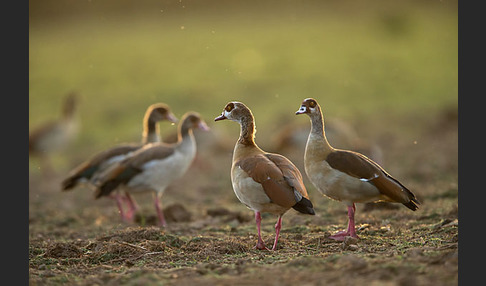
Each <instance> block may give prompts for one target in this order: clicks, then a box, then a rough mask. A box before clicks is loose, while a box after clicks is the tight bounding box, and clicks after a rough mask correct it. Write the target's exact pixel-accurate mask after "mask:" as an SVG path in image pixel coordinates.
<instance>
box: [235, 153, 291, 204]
mask: <svg viewBox="0 0 486 286" xmlns="http://www.w3.org/2000/svg"><path fill="white" fill-rule="evenodd" d="M236 166H239V167H240V168H241V169H242V170H243V171H245V172H246V173H247V174H248V176H250V177H251V178H252V179H253V180H254V181H255V182H257V183H260V184H261V185H262V187H263V190H264V191H265V194H267V196H268V197H269V198H270V200H272V202H274V203H276V204H278V205H280V206H283V207H289V208H290V207H292V206H294V205H295V204H296V203H297V200H296V197H295V194H294V188H293V187H292V186H291V185H290V184H289V183H288V182H287V180H286V179H285V177H284V174H283V172H282V170H281V169H280V168H279V167H278V166H277V165H276V164H275V163H274V162H272V160H270V159H269V158H268V157H266V156H265V155H263V154H259V155H256V156H252V157H249V158H245V159H242V160H240V161H238V162H237V163H236Z"/></svg>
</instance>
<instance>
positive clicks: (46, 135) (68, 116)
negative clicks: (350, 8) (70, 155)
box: [29, 93, 79, 175]
mask: <svg viewBox="0 0 486 286" xmlns="http://www.w3.org/2000/svg"><path fill="white" fill-rule="evenodd" d="M77 105H78V95H77V94H76V93H70V94H68V95H67V96H66V97H65V99H64V102H63V106H62V116H61V118H59V119H57V120H53V121H49V122H46V123H44V124H42V125H40V126H38V127H36V128H35V129H33V130H32V131H31V132H30V133H29V156H36V157H38V158H39V160H40V164H41V168H42V169H43V171H44V174H46V175H50V174H52V173H54V168H53V166H52V163H51V159H50V156H51V155H52V154H53V153H55V152H58V151H61V150H63V149H65V148H66V147H67V146H68V145H69V144H70V143H71V142H72V141H73V140H74V139H75V138H76V136H77V135H78V133H79V119H78V118H77V116H76V115H77Z"/></svg>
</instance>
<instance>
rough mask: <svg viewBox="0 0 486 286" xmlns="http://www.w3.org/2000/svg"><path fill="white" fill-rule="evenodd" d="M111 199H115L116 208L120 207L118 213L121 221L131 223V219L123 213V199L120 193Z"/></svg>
mask: <svg viewBox="0 0 486 286" xmlns="http://www.w3.org/2000/svg"><path fill="white" fill-rule="evenodd" d="M110 197H111V198H113V199H115V201H116V206H117V207H118V212H119V213H120V216H121V219H122V220H123V221H125V222H127V221H129V219H128V218H127V217H126V216H125V212H124V211H123V206H122V198H121V196H120V194H119V193H118V192H115V194H114V195H111V196H110Z"/></svg>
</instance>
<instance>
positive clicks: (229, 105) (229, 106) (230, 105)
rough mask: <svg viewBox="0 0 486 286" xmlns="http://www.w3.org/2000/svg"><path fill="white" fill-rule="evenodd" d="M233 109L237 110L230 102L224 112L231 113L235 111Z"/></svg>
mask: <svg viewBox="0 0 486 286" xmlns="http://www.w3.org/2000/svg"><path fill="white" fill-rule="evenodd" d="M233 108H235V105H234V104H233V102H230V103H228V104H227V105H226V107H225V108H224V110H226V111H228V112H230V111H231V110H233Z"/></svg>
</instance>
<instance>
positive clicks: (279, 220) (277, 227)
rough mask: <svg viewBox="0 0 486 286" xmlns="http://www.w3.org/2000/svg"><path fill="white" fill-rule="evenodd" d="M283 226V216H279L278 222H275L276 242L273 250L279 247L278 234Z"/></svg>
mask: <svg viewBox="0 0 486 286" xmlns="http://www.w3.org/2000/svg"><path fill="white" fill-rule="evenodd" d="M281 228H282V216H281V215H279V216H278V220H277V223H276V224H275V242H274V243H273V247H272V250H275V249H277V242H278V236H279V235H280V229H281Z"/></svg>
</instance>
